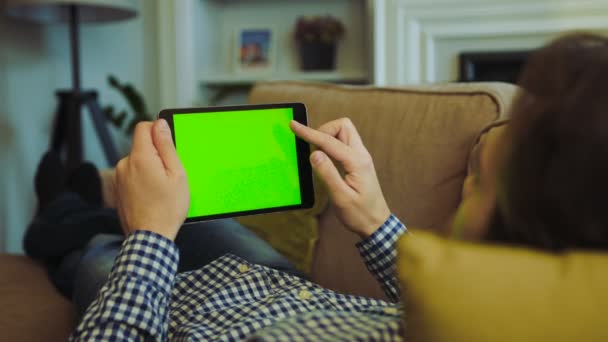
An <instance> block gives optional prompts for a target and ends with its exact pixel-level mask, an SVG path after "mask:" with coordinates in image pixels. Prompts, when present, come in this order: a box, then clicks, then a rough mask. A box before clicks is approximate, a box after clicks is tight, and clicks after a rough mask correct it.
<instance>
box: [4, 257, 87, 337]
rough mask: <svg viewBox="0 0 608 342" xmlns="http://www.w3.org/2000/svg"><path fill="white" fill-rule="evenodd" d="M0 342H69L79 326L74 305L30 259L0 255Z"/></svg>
mask: <svg viewBox="0 0 608 342" xmlns="http://www.w3.org/2000/svg"><path fill="white" fill-rule="evenodd" d="M0 275H2V277H0V298H1V303H2V308H1V309H0V310H1V313H0V340H2V341H32V342H34V341H65V340H67V338H68V336H69V334H70V333H71V332H72V329H73V328H74V327H75V324H76V311H75V308H74V306H73V305H72V304H71V303H70V302H69V301H68V300H67V299H65V298H63V297H62V296H61V295H60V294H59V293H58V292H57V291H56V290H55V287H54V286H53V285H52V284H51V283H50V281H49V278H48V276H47V274H46V270H45V269H44V268H43V267H41V266H40V265H39V264H37V263H36V262H35V261H33V260H32V259H30V258H28V257H24V256H16V255H7V254H2V255H0Z"/></svg>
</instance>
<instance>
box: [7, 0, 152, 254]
mask: <svg viewBox="0 0 608 342" xmlns="http://www.w3.org/2000/svg"><path fill="white" fill-rule="evenodd" d="M0 1H1V0H0ZM0 7H2V5H1V4H0ZM0 9H1V8H0ZM1 13H4V10H3V9H2V11H1ZM157 26H158V25H157V0H145V1H141V6H140V12H139V15H138V17H137V18H136V19H132V20H129V21H125V22H119V23H109V24H102V25H84V26H83V27H82V31H81V42H82V44H81V56H82V84H83V87H84V88H95V89H97V90H98V91H99V94H100V100H101V104H102V105H104V104H114V105H117V106H119V107H124V108H126V104H125V103H124V101H123V100H122V97H120V95H118V94H117V93H116V92H115V91H113V90H111V89H109V87H108V86H107V82H106V77H107V75H108V74H113V75H116V76H117V77H118V78H119V79H121V80H123V81H128V82H131V83H133V85H134V86H135V87H136V88H137V89H139V90H140V91H142V92H143V94H144V97H145V99H146V101H147V103H148V106H149V110H150V111H152V112H156V111H157V110H158V109H159V103H158V99H159V86H158V76H157V70H158V60H157V57H156V56H157V36H158V34H157V30H158V27H157ZM70 77H71V76H70V65H69V45H68V30H67V27H66V25H63V24H55V25H48V26H41V25H37V24H32V23H28V22H22V21H18V20H15V19H12V18H8V17H6V16H4V15H0V250H2V251H9V252H20V251H21V240H22V237H23V232H24V229H25V228H26V227H27V224H28V222H29V221H30V219H31V217H32V214H33V212H34V210H35V206H36V201H35V196H34V190H33V177H34V173H35V169H36V166H37V164H38V160H39V159H40V156H41V155H42V154H43V153H44V151H45V150H46V149H47V146H48V140H49V133H50V128H51V124H52V118H53V112H54V109H55V105H56V101H55V97H54V91H55V89H57V88H62V87H69V86H70V82H71V78H70ZM113 133H115V134H114V135H115V136H116V137H117V139H118V140H119V142H118V143H119V144H120V145H121V147H122V148H123V150H124V149H125V145H126V144H127V143H126V139H124V138H122V135H121V134H120V133H117V132H116V131H114V132H113ZM121 138H122V139H121ZM84 143H85V159H87V160H90V161H92V162H93V163H95V164H96V165H97V166H98V167H106V166H107V165H106V163H105V159H104V156H103V153H102V150H101V148H100V146H99V144H98V142H97V139H96V136H95V134H94V130H93V128H92V125H91V122H90V120H88V117H87V116H86V115H85V119H84Z"/></svg>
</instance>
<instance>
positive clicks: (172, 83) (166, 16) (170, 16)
mask: <svg viewBox="0 0 608 342" xmlns="http://www.w3.org/2000/svg"><path fill="white" fill-rule="evenodd" d="M157 6H158V82H159V86H158V90H159V106H160V107H161V108H168V107H172V106H173V105H174V104H175V103H176V102H177V91H176V84H177V79H176V77H175V70H176V65H177V63H176V56H175V47H176V46H175V14H176V12H175V4H174V3H173V1H164V0H162V1H158V2H157Z"/></svg>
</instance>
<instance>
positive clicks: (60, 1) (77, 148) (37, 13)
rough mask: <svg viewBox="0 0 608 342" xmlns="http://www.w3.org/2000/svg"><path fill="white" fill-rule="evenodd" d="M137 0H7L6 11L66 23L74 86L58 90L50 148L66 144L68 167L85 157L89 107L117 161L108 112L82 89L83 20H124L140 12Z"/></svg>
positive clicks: (108, 157) (111, 158) (111, 159)
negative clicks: (84, 131) (84, 116)
mask: <svg viewBox="0 0 608 342" xmlns="http://www.w3.org/2000/svg"><path fill="white" fill-rule="evenodd" d="M137 8H138V2H137V0H8V1H7V2H6V10H7V13H8V14H9V15H10V16H12V17H16V18H22V19H27V20H30V21H34V22H38V23H54V22H67V23H68V25H69V39H70V52H71V70H72V88H71V89H62V90H58V91H57V92H56V94H57V97H58V100H59V103H58V106H57V111H56V113H55V122H54V126H53V132H52V134H51V142H50V144H51V149H53V150H55V151H58V152H61V151H62V150H63V148H64V147H65V151H66V152H65V153H66V154H65V155H66V163H67V166H68V168H73V167H75V166H77V165H78V164H80V162H81V161H82V158H83V143H82V127H81V126H82V124H81V114H82V109H83V107H86V108H87V109H88V111H89V113H90V115H91V118H92V121H93V124H94V125H95V130H96V132H97V136H98V137H99V140H100V142H101V146H102V148H103V151H104V154H105V157H106V160H107V162H108V164H109V165H112V166H113V165H115V164H116V163H117V162H118V158H119V156H118V152H117V151H116V147H115V145H114V142H113V141H112V138H111V136H110V132H109V130H108V127H107V123H106V119H105V115H104V113H103V110H102V109H101V106H100V105H99V101H98V98H97V92H96V91H94V90H82V88H81V83H80V40H79V29H80V24H81V23H90V22H92V23H102V22H111V21H119V20H125V19H129V18H132V17H134V16H135V15H136V14H137Z"/></svg>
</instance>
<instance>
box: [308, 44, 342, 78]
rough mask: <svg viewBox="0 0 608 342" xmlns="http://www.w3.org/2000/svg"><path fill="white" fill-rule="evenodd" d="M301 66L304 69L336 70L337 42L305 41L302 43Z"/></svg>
mask: <svg viewBox="0 0 608 342" xmlns="http://www.w3.org/2000/svg"><path fill="white" fill-rule="evenodd" d="M300 67H301V69H302V70H304V71H312V70H334V69H335V68H336V44H335V43H330V44H327V43H322V42H305V43H301V44H300Z"/></svg>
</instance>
